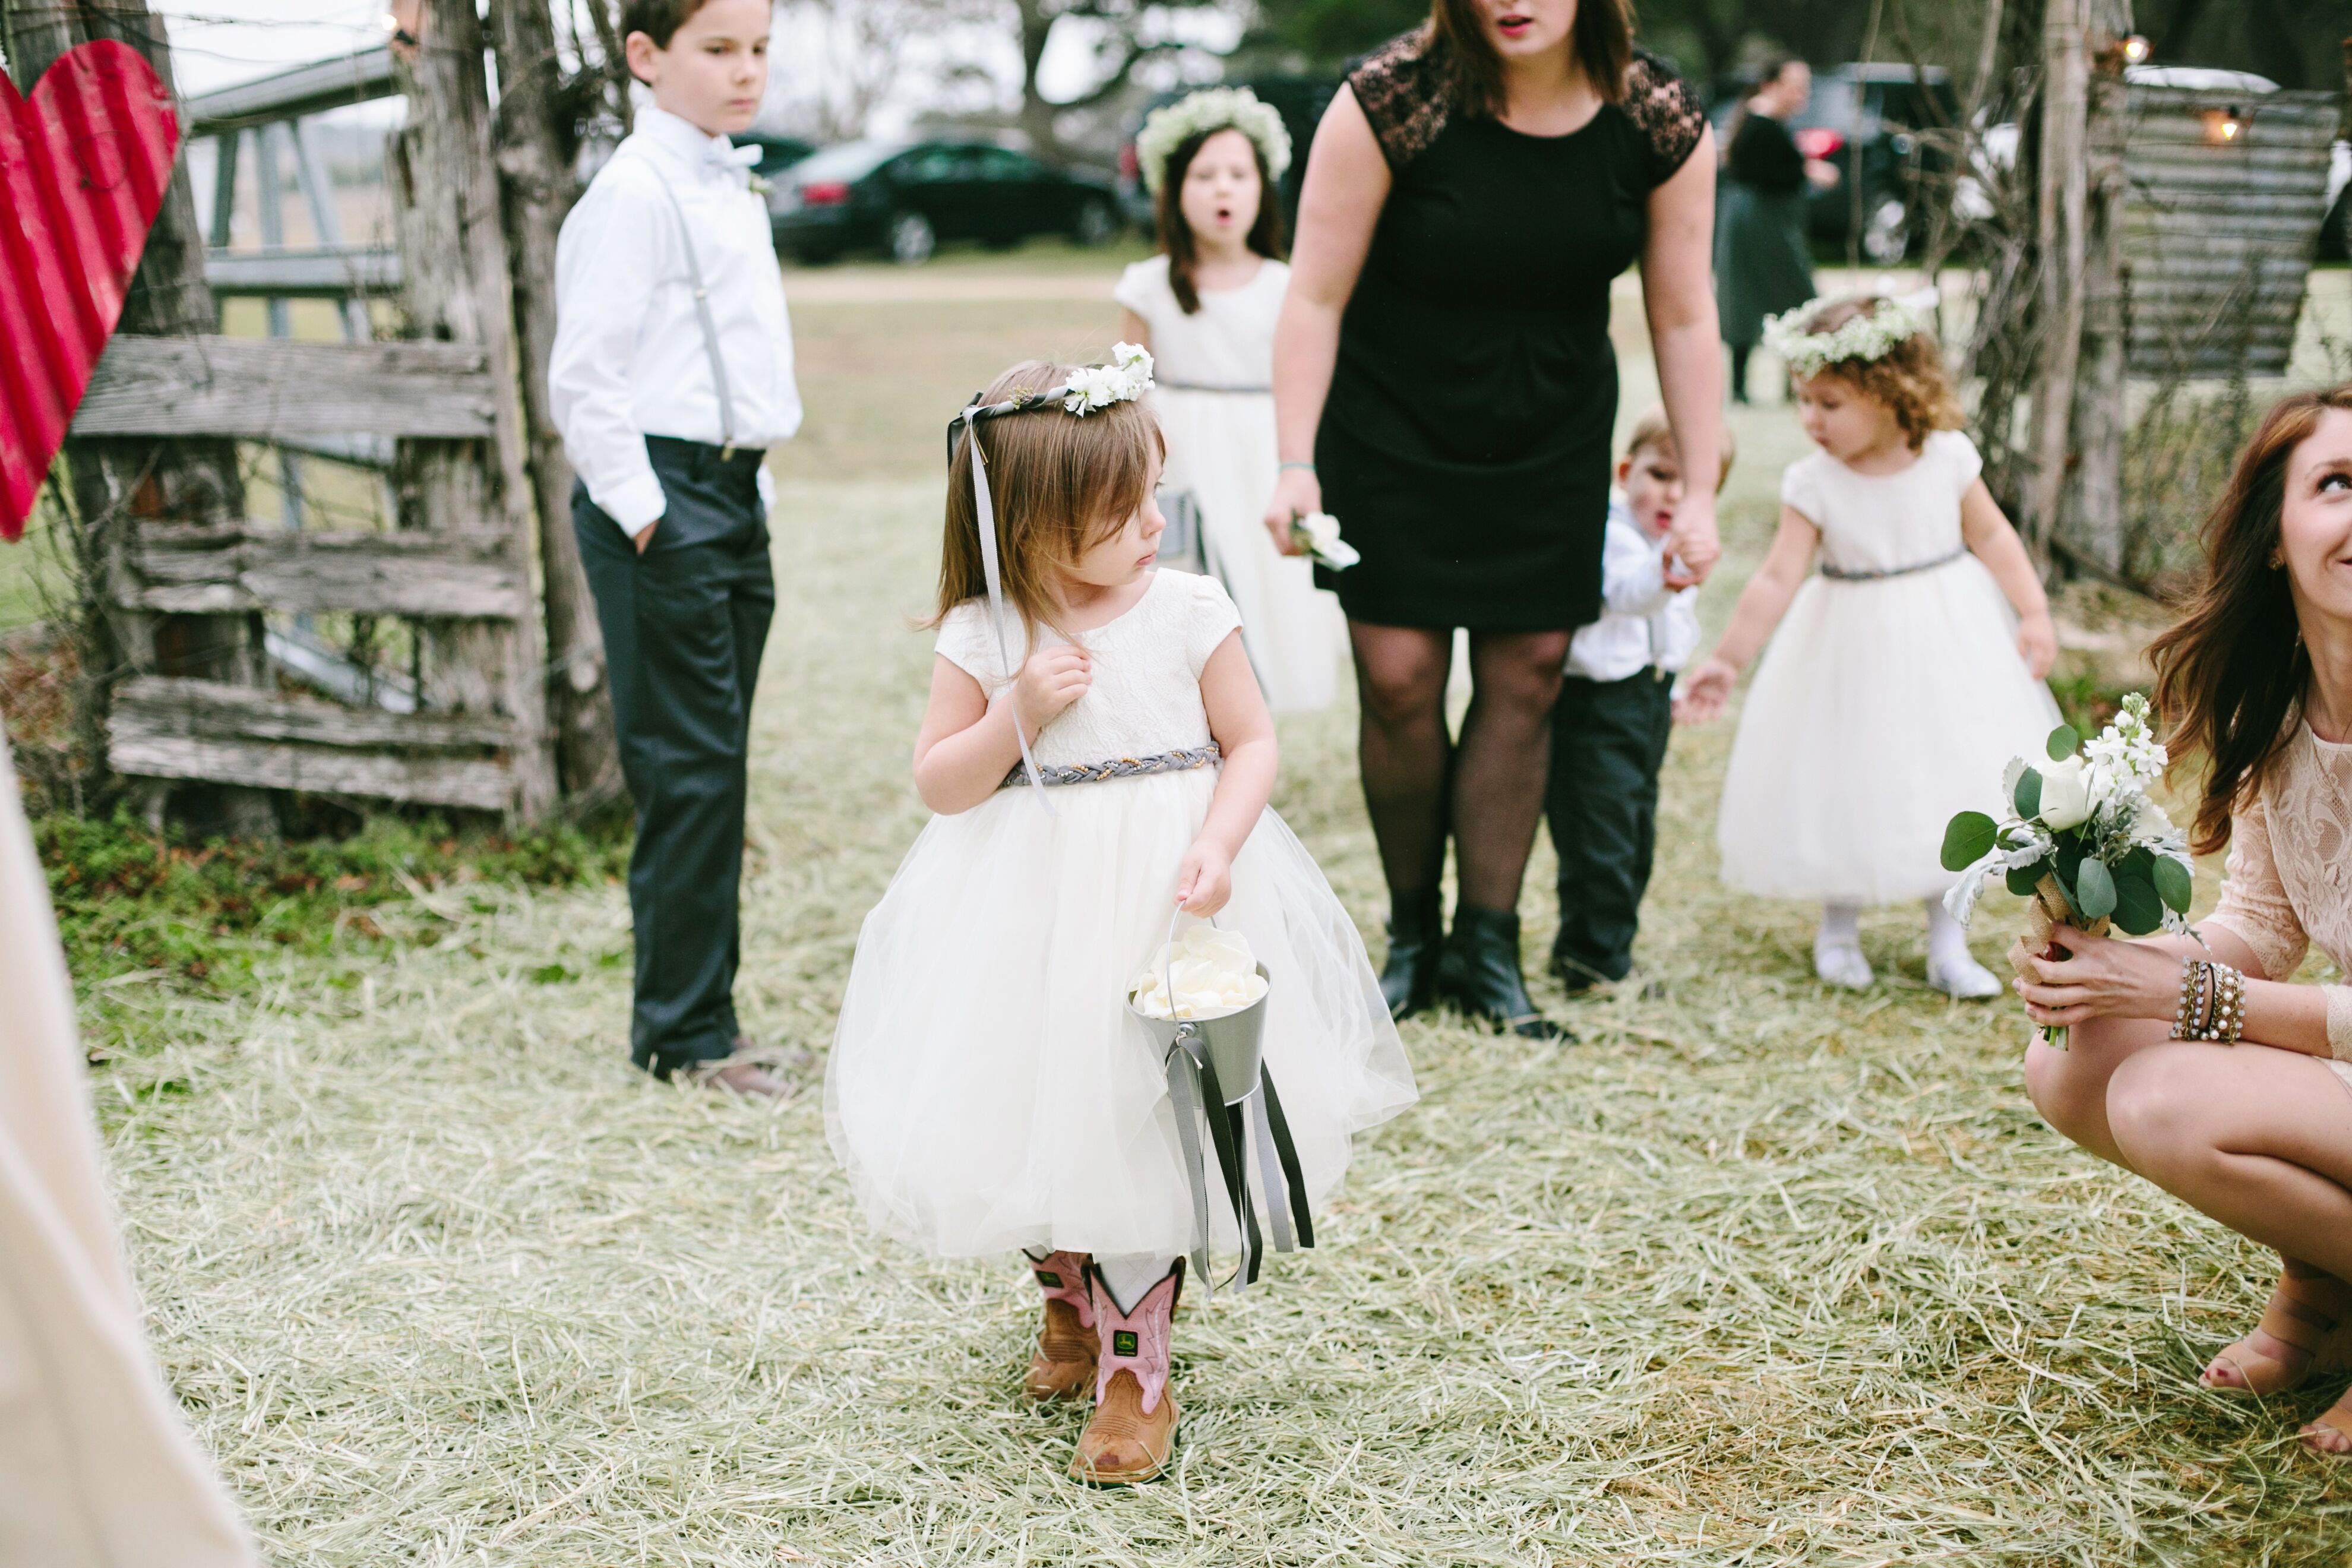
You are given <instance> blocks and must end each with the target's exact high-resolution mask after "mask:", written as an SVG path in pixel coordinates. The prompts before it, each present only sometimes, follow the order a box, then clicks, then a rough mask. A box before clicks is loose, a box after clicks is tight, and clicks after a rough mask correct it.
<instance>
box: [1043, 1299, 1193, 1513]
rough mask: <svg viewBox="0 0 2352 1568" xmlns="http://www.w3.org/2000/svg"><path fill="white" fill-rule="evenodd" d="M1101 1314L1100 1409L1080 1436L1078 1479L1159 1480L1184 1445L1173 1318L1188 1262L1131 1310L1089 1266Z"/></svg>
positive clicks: (1075, 1463) (1074, 1474)
mask: <svg viewBox="0 0 2352 1568" xmlns="http://www.w3.org/2000/svg"><path fill="white" fill-rule="evenodd" d="M1087 1280H1088V1284H1089V1286H1090V1288H1091V1290H1092V1293H1093V1294H1092V1300H1093V1304H1094V1313H1095V1352H1096V1365H1095V1413H1094V1415H1093V1417H1092V1418H1091V1419H1089V1420H1088V1421H1087V1429H1086V1430H1085V1431H1084V1432H1082V1433H1080V1434H1079V1435H1078V1454H1077V1458H1076V1459H1074V1460H1072V1461H1071V1463H1070V1479H1072V1480H1074V1481H1084V1482H1086V1483H1087V1485H1089V1486H1097V1487H1123V1486H1132V1485H1134V1484H1136V1483H1137V1482H1139V1481H1152V1480H1158V1479H1160V1476H1161V1474H1162V1473H1164V1472H1165V1471H1166V1470H1167V1468H1168V1458H1169V1456H1170V1455H1171V1454H1172V1453H1174V1452H1175V1449H1176V1421H1177V1416H1178V1414H1179V1413H1178V1411H1177V1408H1176V1401H1175V1399H1174V1398H1173V1397H1172V1396H1171V1394H1169V1392H1168V1352H1169V1334H1170V1329H1169V1324H1170V1320H1171V1319H1172V1318H1173V1317H1174V1315H1175V1311H1176V1298H1177V1296H1178V1294H1179V1293H1180V1292H1181V1290H1182V1289H1183V1288H1184V1260H1183V1259H1182V1258H1178V1259H1177V1260H1176V1265H1175V1267H1174V1268H1171V1269H1169V1271H1168V1274H1167V1277H1166V1278H1164V1279H1161V1280H1160V1283H1159V1284H1157V1285H1154V1286H1153V1287H1152V1288H1151V1289H1149V1290H1147V1291H1145V1292H1144V1294H1143V1300H1140V1301H1138V1302H1137V1303H1136V1304H1135V1310H1134V1311H1133V1312H1131V1313H1129V1312H1121V1311H1120V1310H1118V1302H1117V1301H1116V1300H1112V1298H1111V1293H1110V1290H1109V1289H1108V1288H1107V1287H1106V1286H1105V1285H1104V1284H1103V1282H1102V1278H1101V1276H1100V1275H1097V1274H1094V1273H1092V1272H1091V1271H1089V1273H1088V1275H1087Z"/></svg>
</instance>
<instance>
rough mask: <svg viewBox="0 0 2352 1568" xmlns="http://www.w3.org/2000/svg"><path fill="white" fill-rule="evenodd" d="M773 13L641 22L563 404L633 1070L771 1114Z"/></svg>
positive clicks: (787, 431) (566, 298) (781, 334)
mask: <svg viewBox="0 0 2352 1568" xmlns="http://www.w3.org/2000/svg"><path fill="white" fill-rule="evenodd" d="M770 19H771V18H770V7H769V0H625V3H624V5H622V8H621V28H622V33H623V37H624V38H625V47H626V48H627V51H628V64H629V69H630V71H631V72H632V73H633V74H634V75H635V77H636V78H637V79H638V80H640V81H642V82H645V83H646V85H647V86H648V87H650V88H651V89H652V90H653V102H652V103H651V104H648V105H646V107H644V108H643V109H641V110H638V111H637V115H636V123H635V130H634V132H632V133H631V134H630V136H629V137H628V138H627V139H626V140H625V141H624V142H622V143H621V145H620V147H619V148H618V149H617V150H615V151H614V154H613V157H612V159H611V161H610V162H609V163H606V164H605V165H604V168H603V169H602V170H601V171H599V172H598V174H597V175H596V178H595V180H594V182H593V183H592V184H590V185H589V187H588V190H587V192H586V194H584V195H583V196H582V197H581V198H580V204H579V205H577V206H576V207H574V208H573V209H572V214H571V216H569V217H567V218H565V219H564V223H563V232H562V237H561V238H560V239H559V240H558V241H557V244H556V251H555V311H556V331H555V350H554V353H553V356H552V358H551V362H550V363H549V366H548V386H549V392H550V395H551V404H552V405H553V409H554V414H555V418H556V422H557V424H558V425H559V426H561V427H562V432H563V447H564V450H565V452H566V453H567V454H568V455H569V456H570V457H571V459H572V468H573V469H574V470H575V471H576V472H577V473H578V476H579V482H578V483H577V484H576V485H574V486H573V488H572V527H573V529H574V531H576V532H577V533H578V535H579V539H580V553H581V558H582V561H583V563H584V564H585V566H586V568H587V573H588V583H589V586H590V587H591V588H592V589H593V591H594V593H595V595H596V618H597V622H598V624H599V626H601V627H602V628H603V631H604V651H605V658H606V662H607V664H608V666H609V668H610V670H611V674H612V683H611V684H612V692H613V716H614V722H615V725H616V727H617V730H618V731H619V737H620V746H621V767H622V772H623V773H625V775H626V777H627V779H628V784H629V791H630V794H631V795H633V796H635V800H636V806H637V841H636V849H635V854H634V855H633V857H632V858H631V859H630V862H629V909H630V913H631V915H632V916H633V918H634V921H635V932H636V994H635V1012H634V1016H633V1018H632V1022H631V1026H630V1057H631V1059H632V1060H634V1061H635V1063H636V1064H637V1065H638V1066H639V1067H642V1068H646V1070H648V1071H650V1072H652V1073H653V1074H654V1075H655V1076H656V1077H657V1078H663V1079H667V1078H669V1077H670V1076H672V1075H673V1074H674V1073H677V1072H681V1071H682V1072H686V1073H688V1074H689V1075H690V1076H691V1077H692V1078H693V1079H696V1080H697V1081H699V1082H705V1083H709V1084H712V1085H714V1086H716V1087H721V1088H726V1089H734V1090H737V1091H739V1092H743V1093H752V1094H776V1093H780V1092H782V1089H783V1085H782V1083H780V1082H779V1081H778V1080H777V1079H775V1078H774V1077H773V1076H772V1075H771V1074H769V1073H768V1072H766V1071H764V1070H763V1069H761V1068H759V1067H758V1066H756V1065H755V1064H753V1063H752V1062H751V1061H749V1060H742V1059H736V1060H730V1058H735V1057H737V1055H738V1053H739V1052H740V1051H741V1050H743V1049H745V1048H746V1047H748V1046H749V1042H748V1041H747V1040H745V1039H744V1038H743V1036H742V1031H741V1028H740V1026H739V1025H738V1023H737V1021H736V1017H735V1003H734V986H735V968H736V963H737V945H738V944H737V931H738V887H739V884H740V880H741V876H742V867H743V802H744V776H745V767H744V763H745V750H746V743H747V740H748V736H749V732H750V720H751V690H752V686H753V683H754V681H755V680H756V679H758V676H759V669H760V655H761V650H762V648H763V647H765V646H766V642H767V636H768V623H769V621H770V619H771V618H772V616H773V615H774V613H775V603H776V595H775V582H774V577H773V574H772V571H771V569H770V566H769V562H768V527H767V510H768V500H769V493H770V492H769V479H768V475H767V471H766V469H765V468H764V467H763V466H762V459H763V458H764V455H765V449H766V448H767V447H770V446H772V445H774V444H775V443H777V442H779V441H782V440H785V439H787V438H789V437H791V436H792V435H793V432H794V431H796V430H798V429H799V428H800V423H801V403H800V394H799V392H798V390H797V389H796V388H795V386H794V384H793V340H792V327H791V323H790V321H788V319H787V318H786V316H785V313H784V290H783V281H782V277H781V275H780V274H779V273H778V271H777V268H776V257H775V251H774V249H773V245H772V237H771V234H770V230H769V226H768V212H767V205H766V204H765V203H764V202H762V201H761V199H760V197H759V196H758V195H755V194H754V193H753V192H752V190H751V173H750V165H751V163H753V162H755V161H756V160H757V156H758V154H757V153H756V152H754V150H752V149H751V148H741V149H738V148H736V147H735V146H733V145H732V144H731V143H730V142H729V141H728V136H729V134H730V132H740V131H744V130H747V129H749V128H750V126H751V121H752V118H753V117H754V116H755V115H757V114H758V112H759V109H760V100H761V97H762V95H763V94H764V93H765V92H766V90H767V84H768V33H769V27H770Z"/></svg>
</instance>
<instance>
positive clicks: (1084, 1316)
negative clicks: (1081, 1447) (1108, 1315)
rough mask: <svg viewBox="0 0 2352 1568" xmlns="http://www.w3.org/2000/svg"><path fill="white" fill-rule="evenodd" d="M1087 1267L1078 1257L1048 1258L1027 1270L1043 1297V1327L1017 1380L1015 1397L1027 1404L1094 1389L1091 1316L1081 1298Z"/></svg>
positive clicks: (1075, 1254) (1073, 1254)
mask: <svg viewBox="0 0 2352 1568" xmlns="http://www.w3.org/2000/svg"><path fill="white" fill-rule="evenodd" d="M1029 1268H1030V1272H1031V1273H1033V1274H1034V1275H1035V1276H1036V1279H1037V1285H1038V1288H1039V1289H1042V1290H1044V1291H1045V1326H1044V1327H1043V1328H1041V1329H1039V1330H1038V1331H1037V1343H1036V1345H1035V1346H1034V1348H1033V1349H1032V1350H1031V1351H1030V1352H1029V1370H1028V1372H1027V1373H1024V1374H1023V1376H1022V1379H1021V1392H1022V1393H1024V1394H1027V1395H1028V1396H1029V1397H1030V1398H1032V1399H1061V1398H1064V1397H1066V1396H1067V1395H1069V1394H1078V1393H1082V1392H1084V1391H1085V1390H1086V1389H1087V1388H1088V1387H1089V1386H1091V1385H1092V1384H1093V1383H1094V1380H1095V1312H1094V1304H1093V1303H1092V1301H1090V1300H1088V1299H1087V1256H1086V1254H1085V1253H1083V1252H1054V1253H1048V1254H1046V1256H1045V1258H1041V1259H1039V1260H1038V1261H1037V1262H1034V1263H1033V1264H1031V1265H1030V1266H1029Z"/></svg>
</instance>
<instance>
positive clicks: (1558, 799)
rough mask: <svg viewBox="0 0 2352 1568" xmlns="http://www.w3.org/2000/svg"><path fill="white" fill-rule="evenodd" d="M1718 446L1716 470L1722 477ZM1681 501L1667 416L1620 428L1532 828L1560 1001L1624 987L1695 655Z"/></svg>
mask: <svg viewBox="0 0 2352 1568" xmlns="http://www.w3.org/2000/svg"><path fill="white" fill-rule="evenodd" d="M1731 459H1732V446H1731V432H1730V431H1729V430H1728V429H1727V430H1725V431H1724V432H1723V466H1722V468H1721V469H1720V470H1719V471H1718V472H1717V475H1716V481H1715V488H1716V489H1717V490H1718V491H1720V490H1721V489H1723V481H1724V480H1726V479H1729V478H1730V477H1731ZM1682 499H1683V471H1682V462H1681V459H1679V458H1677V457H1676V456H1675V437H1674V430H1673V427H1672V426H1669V425H1668V424H1667V423H1666V411H1665V410H1664V408H1663V407H1659V406H1656V405H1652V406H1651V407H1650V408H1649V409H1648V410H1647V411H1645V412H1644V413H1643V416H1641V418H1639V419H1637V420H1635V421H1634V423H1633V434H1632V435H1631V436H1630V437H1628V438H1627V439H1626V443H1625V455H1624V456H1623V457H1622V458H1619V459H1618V462H1617V489H1616V490H1615V492H1614V493H1612V495H1611V496H1610V498H1609V522H1608V530H1607V532H1606V533H1605V534H1604V535H1603V536H1602V542H1601V618H1600V619H1599V620H1597V621H1595V622H1593V623H1592V624H1591V626H1585V627H1582V628H1581V629H1580V630H1579V631H1578V632H1577V634H1576V636H1575V637H1573V638H1571V639H1570V642H1569V645H1568V675H1567V679H1565V680H1563V681H1562V682H1561V683H1560V689H1559V704H1558V706H1556V707H1555V708H1554V709H1553V710H1552V736H1551V773H1550V777H1549V780H1548V781H1547V782H1546V784H1545V787H1544V818H1545V821H1546V823H1547V824H1548V825H1549V828H1550V831H1551V842H1552V847H1553V849H1554V850H1556V851H1557V852H1558V854H1559V936H1558V937H1557V938H1555V939H1554V941H1553V942H1552V950H1551V971H1552V973H1553V974H1555V975H1557V976H1558V977H1559V982H1560V984H1563V985H1565V986H1567V987H1568V989H1569V990H1570V993H1575V992H1580V991H1585V990H1589V989H1591V987H1592V986H1593V985H1594V984H1599V983H1601V982H1604V981H1617V980H1622V979H1624V978H1625V975H1626V973H1628V972H1629V971H1630V970H1631V969H1632V968H1633V933H1634V931H1636V929H1638V926H1639V924H1640V917H1641V910H1642V895H1643V892H1644V891H1646V890H1647V889H1648V888H1649V885H1650V866H1651V861H1652V858H1653V857H1654V852H1655V850H1656V847H1657V842H1658V770H1659V768H1661V767H1662V766H1664V763H1665V760H1666V739H1667V737H1668V736H1669V735H1670V734H1671V733H1672V732H1673V731H1674V700H1673V699H1674V677H1675V673H1676V672H1677V671H1679V670H1680V669H1681V668H1682V667H1683V665H1684V664H1685V662H1686V661H1687V660H1688V659H1689V658H1690V656H1691V651H1692V650H1693V649H1694V648H1695V647H1697V646H1698V636H1699V628H1698V607H1697V601H1698V590H1697V589H1696V588H1685V589H1682V590H1680V591H1679V592H1673V591H1669V590H1668V589H1667V587H1666V585H1665V564H1666V563H1665V537H1666V531H1667V530H1668V529H1669V528H1671V527H1672V526H1673V525H1674V521H1675V507H1676V506H1678V505H1680V504H1681V502H1682Z"/></svg>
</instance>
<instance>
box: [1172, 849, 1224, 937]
mask: <svg viewBox="0 0 2352 1568" xmlns="http://www.w3.org/2000/svg"><path fill="white" fill-rule="evenodd" d="M1233 896H1234V862H1233V858H1232V857H1231V856H1229V855H1227V854H1226V853H1225V852H1224V851H1223V849H1221V848H1219V847H1217V846H1215V845H1213V844H1212V843H1210V842H1209V841H1208V840H1206V839H1204V838H1195V839H1194V840H1192V847H1191V848H1190V849H1187V850H1186V851H1184V864H1183V865H1182V866H1181V868H1178V870H1177V872H1176V902H1177V903H1178V904H1179V905H1180V906H1181V907H1182V909H1183V910H1184V912H1185V913H1187V914H1193V915H1200V916H1202V917H1203V918H1205V917H1207V916H1210V915H1213V914H1215V913H1216V912H1217V911H1218V910H1222V909H1223V908H1224V907H1225V900H1228V899H1230V898H1232V897H1233Z"/></svg>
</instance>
